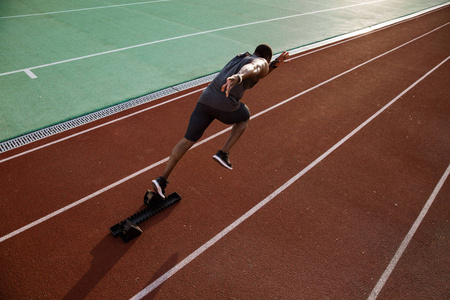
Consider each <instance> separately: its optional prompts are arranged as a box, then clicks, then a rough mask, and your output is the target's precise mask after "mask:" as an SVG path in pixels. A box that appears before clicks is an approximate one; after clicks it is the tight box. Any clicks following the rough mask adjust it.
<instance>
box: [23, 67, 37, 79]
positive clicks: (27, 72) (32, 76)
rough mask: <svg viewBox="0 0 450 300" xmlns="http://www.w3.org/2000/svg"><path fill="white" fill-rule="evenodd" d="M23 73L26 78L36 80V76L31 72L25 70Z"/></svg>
mask: <svg viewBox="0 0 450 300" xmlns="http://www.w3.org/2000/svg"><path fill="white" fill-rule="evenodd" d="M25 73H26V74H27V75H28V76H30V78H31V79H36V78H37V76H36V75H35V74H34V73H33V72H31V70H29V69H26V70H25Z"/></svg>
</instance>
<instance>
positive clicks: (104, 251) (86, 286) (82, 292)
mask: <svg viewBox="0 0 450 300" xmlns="http://www.w3.org/2000/svg"><path fill="white" fill-rule="evenodd" d="M175 206H176V205H173V206H171V207H169V208H167V209H165V210H164V211H162V212H160V213H159V214H157V215H156V216H153V217H152V218H151V219H150V220H148V221H146V222H144V223H142V225H141V224H139V226H140V227H141V228H142V229H143V230H144V234H145V230H148V229H149V227H152V226H154V225H156V224H158V223H159V222H161V221H162V220H164V219H165V218H167V217H168V216H169V215H170V213H171V212H172V210H173V209H174V207H175ZM143 208H145V205H143V206H142V207H141V208H140V209H143ZM138 239H139V237H137V238H135V239H133V240H131V241H129V242H128V243H125V244H124V243H123V242H122V240H121V239H120V238H119V237H117V238H113V237H112V235H110V234H108V235H106V236H105V237H104V238H103V239H102V240H101V241H100V243H98V244H97V246H95V248H94V249H93V250H92V251H91V254H92V257H93V258H92V261H91V266H90V268H89V270H88V271H87V272H86V274H84V275H83V277H82V278H81V279H80V280H79V281H78V282H77V283H76V284H75V285H74V286H73V287H72V288H71V289H70V291H69V292H68V293H67V295H66V296H65V297H64V298H63V300H72V299H85V298H86V297H87V296H88V295H89V293H90V292H91V291H92V290H93V289H94V288H95V287H96V286H97V284H98V283H99V282H100V281H101V280H102V278H103V277H105V275H106V274H108V272H109V271H110V270H111V269H112V268H113V267H114V265H115V264H116V263H117V262H118V261H119V260H120V259H121V258H122V256H124V255H125V253H126V252H127V251H128V250H129V249H130V248H131V247H132V246H133V244H134V243H135V242H136V241H137V240H138ZM177 257H178V255H176V256H175V258H173V256H172V257H171V258H170V259H169V260H168V261H167V262H166V263H165V264H164V265H163V266H162V267H161V268H160V270H166V267H165V266H166V265H169V266H170V264H171V263H172V261H173V260H175V264H176V259H177ZM166 271H167V270H166ZM161 272H162V271H158V273H157V274H159V273H161ZM161 274H162V273H161ZM155 276H156V275H155Z"/></svg>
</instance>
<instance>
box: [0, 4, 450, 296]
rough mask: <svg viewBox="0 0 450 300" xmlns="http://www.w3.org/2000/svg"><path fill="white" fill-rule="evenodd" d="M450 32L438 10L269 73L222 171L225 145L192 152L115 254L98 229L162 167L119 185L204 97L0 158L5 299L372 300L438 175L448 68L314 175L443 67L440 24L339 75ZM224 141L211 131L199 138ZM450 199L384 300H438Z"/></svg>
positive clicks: (421, 234)
mask: <svg viewBox="0 0 450 300" xmlns="http://www.w3.org/2000/svg"><path fill="white" fill-rule="evenodd" d="M449 21H450V8H445V9H441V10H439V11H437V12H433V13H431V14H427V15H425V16H421V17H419V18H415V19H413V20H410V21H407V22H404V23H402V24H398V25H395V26H392V27H390V28H386V29H383V30H380V31H377V32H373V33H371V34H368V35H365V36H362V37H358V38H356V39H353V40H351V41H347V42H345V43H342V44H339V45H335V46H333V47H329V48H327V49H324V50H322V51H318V52H314V53H310V54H309V55H304V56H303V55H302V56H301V57H298V58H296V59H294V60H292V61H291V62H290V63H289V64H287V65H285V66H284V67H283V68H282V69H281V68H280V70H277V71H276V72H274V73H273V74H271V75H270V76H269V77H268V78H267V79H264V81H263V82H262V83H261V84H259V85H258V86H256V87H255V88H254V89H253V90H251V91H249V92H248V93H247V94H246V97H245V101H244V102H246V104H247V105H248V106H249V107H250V110H251V112H252V114H253V116H257V117H255V118H253V119H252V121H251V122H250V125H249V128H248V129H247V131H246V132H245V134H244V136H243V137H242V139H241V140H240V141H239V142H238V144H237V145H236V146H235V148H233V151H232V154H231V157H230V158H231V161H232V162H233V164H234V166H235V168H234V170H233V171H228V170H226V169H224V168H221V167H220V166H218V165H217V163H215V162H214V161H213V160H212V159H211V157H212V155H213V154H214V153H215V152H216V151H217V149H218V148H220V147H221V146H222V144H223V143H224V141H225V139H226V138H227V136H228V132H226V133H224V134H222V135H220V136H218V137H216V138H214V139H212V140H210V141H207V142H205V143H203V144H201V145H199V146H198V147H196V148H193V149H192V150H191V151H189V152H188V153H187V155H186V156H185V157H184V158H183V160H182V161H181V162H180V164H179V165H178V166H177V168H176V169H175V171H174V173H173V174H172V177H171V178H170V182H171V183H170V185H169V189H168V192H173V191H176V192H178V193H179V194H180V195H181V196H182V200H181V202H180V203H178V204H177V205H175V206H174V207H171V208H169V209H168V210H166V211H164V212H162V213H160V214H158V215H157V216H155V217H153V218H152V219H150V220H148V221H146V222H144V223H142V224H141V228H142V229H143V230H144V233H143V234H142V235H141V236H140V237H139V238H138V239H135V240H133V241H132V242H130V243H127V244H124V243H123V242H122V241H121V240H120V239H114V238H113V237H112V236H111V235H110V234H109V227H110V226H112V225H114V224H115V223H117V222H118V221H120V220H122V219H124V218H126V217H128V216H129V215H131V214H132V213H134V212H135V211H136V210H138V209H140V208H142V206H143V204H142V202H141V201H142V200H141V199H142V196H143V194H144V192H145V189H146V188H148V187H150V181H151V180H152V179H154V178H155V177H157V176H158V175H160V173H161V172H162V169H163V167H164V164H159V165H157V166H156V167H153V168H149V169H148V170H147V171H146V172H144V173H142V174H138V175H136V176H133V177H132V178H128V180H125V181H124V182H118V181H120V180H122V179H123V178H125V177H127V176H128V175H130V174H134V173H135V172H137V171H139V170H142V169H144V168H146V167H147V166H150V165H152V164H154V163H156V162H158V161H160V160H162V159H164V158H166V157H167V156H168V155H169V153H170V151H171V149H172V147H173V146H174V145H175V143H176V142H178V140H179V139H180V138H181V137H182V136H183V134H184V131H185V128H186V125H187V122H188V118H189V116H190V113H191V111H192V109H193V108H194V106H195V103H196V101H197V98H198V96H199V92H197V93H194V94H192V95H189V96H186V97H182V98H180V99H178V100H176V101H174V102H171V103H168V104H165V105H162V106H159V107H156V108H154V109H151V110H148V111H146V112H143V113H140V114H136V115H134V116H132V117H129V118H126V119H123V120H120V121H117V122H115V123H112V124H109V125H106V126H103V127H100V128H97V129H94V130H92V131H89V132H86V133H83V134H81V135H77V136H75V137H72V138H70V139H67V140H64V141H61V142H58V143H56V144H53V145H49V146H47V147H44V148H42V149H38V150H36V151H32V152H29V153H26V154H24V155H21V156H18V157H14V158H12V159H9V160H6V161H5V160H4V159H6V158H8V157H12V156H14V155H16V154H21V153H24V152H25V151H26V150H29V149H35V148H36V147H38V146H39V145H45V144H47V143H49V142H51V141H56V140H58V139H61V138H63V137H65V136H70V135H72V134H74V133H76V132H81V131H83V130H86V129H88V128H92V127H94V126H96V125H100V124H104V123H106V122H107V121H110V120H115V119H117V118H119V117H120V116H124V115H127V114H130V113H131V112H133V111H139V110H142V109H143V108H145V107H150V106H153V105H155V103H156V102H153V103H149V104H147V105H145V106H141V107H139V108H135V109H134V110H132V111H127V112H124V113H123V114H121V115H120V116H119V115H115V116H113V117H110V118H109V119H107V120H101V121H98V122H96V123H95V124H90V125H88V126H85V127H80V128H77V129H76V130H72V131H70V132H66V133H64V134H60V135H58V136H54V137H52V138H47V139H45V140H42V141H39V142H36V143H34V144H32V145H29V146H26V147H22V148H20V149H16V150H13V151H9V152H7V153H3V154H1V156H0V160H2V162H1V163H0V173H1V178H2V179H1V182H0V199H1V202H0V217H1V221H0V225H1V226H0V236H1V237H3V238H2V241H1V242H0V255H1V256H0V263H1V271H0V272H1V273H0V298H2V299H38V298H39V299H40V298H48V299H82V298H87V299H127V298H130V297H132V296H134V295H135V294H137V293H139V292H140V291H141V290H143V289H145V288H146V287H147V286H149V285H150V284H152V283H153V282H154V281H155V280H157V279H158V278H160V276H163V278H162V279H160V282H161V285H158V286H157V287H156V288H155V289H154V290H153V291H151V292H150V293H149V294H148V295H147V296H146V299H153V298H155V299H219V298H220V299H235V298H237V299H267V298H272V299H298V298H301V299H364V298H367V297H368V296H369V294H370V293H371V291H372V290H373V289H374V287H375V285H376V283H377V281H378V280H379V279H380V277H381V276H382V274H383V272H384V271H385V270H386V268H387V267H388V264H389V262H390V261H391V259H392V258H393V256H394V254H395V253H396V251H397V249H398V248H399V246H400V244H401V243H402V241H403V239H404V238H405V236H406V235H407V233H408V231H409V230H410V228H411V227H412V226H413V223H414V221H415V220H416V218H417V217H418V215H419V213H420V212H421V210H422V208H423V207H424V205H425V203H426V202H427V200H428V199H429V198H430V195H431V194H432V192H433V190H434V189H435V187H436V185H437V184H438V182H439V180H440V179H441V177H442V176H443V174H444V172H445V171H446V169H447V167H448V166H449V162H450V123H449V115H450V101H449V100H450V76H449V72H450V62H449V61H447V62H445V63H443V64H442V65H441V66H439V67H438V68H437V69H435V70H434V71H433V72H431V73H430V74H429V75H428V76H426V77H425V78H423V79H422V80H420V81H419V82H417V84H416V85H415V86H413V87H411V89H410V90H408V91H407V92H406V93H405V94H403V95H402V96H401V97H400V98H398V99H397V100H396V101H395V102H394V103H393V104H392V105H391V106H389V107H388V108H387V109H386V110H384V111H382V112H381V113H380V114H379V115H378V116H376V117H375V118H374V119H373V120H372V121H370V122H369V123H368V124H367V125H365V126H364V127H362V128H360V130H358V131H357V132H356V133H355V134H354V135H352V136H351V137H350V138H349V139H348V140H345V141H344V142H343V143H342V144H339V147H338V148H336V149H334V150H333V151H332V152H329V153H328V155H327V156H326V157H324V158H323V159H321V160H320V161H316V163H313V162H314V161H315V160H316V159H317V158H319V157H320V156H321V155H322V154H324V153H325V152H326V151H327V150H329V149H330V148H331V147H332V146H333V145H335V144H336V143H338V142H339V141H341V140H342V139H343V138H344V137H345V136H347V135H348V134H349V133H351V132H352V131H353V130H354V129H355V128H357V127H358V126H360V125H361V124H362V123H364V122H365V121H366V120H367V119H369V118H370V117H371V116H372V115H374V114H375V113H377V112H378V111H379V110H380V109H382V107H383V106H385V105H386V104H388V103H389V102H390V101H391V100H393V99H396V97H397V96H398V95H399V94H400V93H402V92H403V91H405V90H406V89H408V88H409V87H410V86H411V85H413V84H414V83H415V82H416V81H418V80H419V79H420V78H421V77H422V76H424V75H425V74H426V73H427V72H429V71H430V70H432V69H433V68H434V67H436V66H437V65H438V64H440V63H441V62H443V61H444V60H445V59H446V58H447V57H448V56H449V54H450V43H449V40H450V25H445V26H443V27H441V28H439V29H437V30H435V31H433V32H431V33H429V34H427V35H424V36H422V37H421V38H419V39H416V40H414V41H412V42H410V43H409V44H406V45H404V46H403V47H400V48H398V49H396V50H394V51H392V52H390V53H387V54H385V55H383V56H380V57H378V58H377V59H374V60H372V61H370V62H368V63H366V64H364V65H362V66H360V67H358V68H355V69H353V70H351V71H349V72H347V73H345V74H342V73H343V72H345V71H347V70H350V69H351V68H354V67H356V66H358V65H360V64H362V63H365V62H367V61H368V60H370V59H373V58H375V57H377V56H379V55H382V54H383V53H386V52H387V51H390V50H392V49H394V48H396V47H398V46H400V45H402V44H404V43H407V42H409V41H411V40H413V39H415V38H417V37H419V36H421V35H423V34H426V33H428V32H430V31H432V30H434V29H436V28H438V27H440V26H442V25H444V24H447V23H448V22H449ZM340 74H341V76H339V77H337V78H334V79H333V80H331V81H329V82H327V83H324V84H323V85H321V86H318V87H316V88H314V89H312V90H310V91H308V92H306V93H304V94H302V95H300V96H298V97H296V98H294V99H292V101H290V102H287V103H285V104H283V105H281V106H279V107H276V108H274V109H273V110H270V111H267V112H265V113H263V114H261V115H257V114H258V113H259V112H261V111H263V110H265V109H267V108H270V107H272V106H273V105H275V104H277V103H280V102H282V101H283V100H285V99H288V98H290V97H292V96H294V95H297V94H299V93H301V92H303V91H307V90H308V89H310V88H312V87H315V86H317V85H318V84H321V83H323V82H324V81H327V80H329V79H331V78H333V77H334V76H337V75H340ZM180 95H181V94H180ZM174 97H175V96H171V97H169V98H166V99H161V100H160V101H158V102H163V101H165V100H168V99H172V98H174ZM225 128H227V127H225V126H224V125H222V124H220V123H219V122H215V123H213V125H212V126H211V127H210V128H209V129H208V131H207V132H206V134H205V138H206V137H208V136H210V135H213V134H215V133H217V132H219V131H220V130H223V129H225ZM311 163H313V165H310V164H311ZM308 165H310V166H312V168H311V169H307V172H306V173H304V175H303V176H301V177H300V178H299V179H298V180H297V181H295V182H293V183H292V184H291V185H290V186H289V187H287V188H286V189H284V190H283V191H281V192H280V193H276V195H275V197H274V198H273V199H272V200H271V201H270V202H268V203H267V204H266V205H265V206H263V207H262V208H260V209H259V210H257V211H255V212H254V214H252V215H251V216H249V217H248V218H247V219H245V220H244V221H243V222H242V223H241V224H239V225H238V226H237V227H236V228H234V229H233V230H231V231H230V232H228V234H226V235H225V236H224V237H223V238H222V239H219V240H218V241H217V242H216V243H215V244H213V245H212V246H211V247H209V248H206V247H204V244H205V243H206V242H208V241H209V240H210V239H211V238H213V237H214V236H215V235H216V234H218V233H219V232H221V231H222V230H223V229H225V228H227V226H229V225H230V224H232V223H233V222H235V221H236V220H237V219H239V218H240V217H241V216H243V215H244V214H245V213H246V212H247V211H249V210H251V209H252V208H253V207H254V206H255V205H257V204H258V203H260V202H261V201H262V200H264V199H266V197H268V196H269V195H271V194H272V193H273V192H274V191H275V190H277V189H278V188H279V187H281V186H282V185H283V184H285V183H286V182H288V181H289V180H290V179H291V178H293V177H294V176H296V175H297V174H299V172H301V171H302V170H304V169H305V168H306V167H307V166H308ZM305 171H306V170H305ZM114 183H117V184H116V185H115V186H110V185H111V184H114ZM105 187H107V188H106V189H104V188H105ZM93 193H95V194H93ZM449 195H450V185H449V183H448V182H445V183H444V185H443V186H442V189H441V190H440V191H439V193H438V194H437V197H436V198H435V201H434V203H433V205H432V206H431V208H430V210H429V211H428V214H427V215H426V216H425V218H424V220H423V222H422V223H421V224H420V226H419V227H418V230H417V232H416V233H415V235H414V236H413V238H412V240H411V242H410V244H409V245H408V247H407V248H406V251H405V252H404V254H403V256H402V257H401V258H400V260H399V262H398V264H397V265H396V266H395V268H394V269H393V272H392V274H390V276H389V278H388V280H387V282H386V284H385V285H384V286H383V288H382V289H381V293H380V295H379V299H444V298H449V297H450V292H449V291H450V287H449V285H450V267H449V266H450V255H449V254H450V251H449V250H450V243H449V236H450V226H449V217H450V205H449ZM85 197H88V198H85ZM80 199H82V200H83V202H82V203H79V204H78V205H75V206H73V207H71V208H68V209H67V210H65V211H63V212H59V213H58V214H55V215H54V216H52V217H50V218H48V219H47V220H45V221H42V222H41V221H39V222H38V223H37V224H36V225H35V226H31V227H30V226H28V225H29V224H30V223H32V222H34V221H36V220H39V219H40V218H42V217H45V216H48V215H49V214H52V213H54V212H55V211H58V210H59V209H61V208H64V207H66V206H67V205H70V204H72V203H74V202H76V201H78V200H80ZM24 226H28V227H24ZM18 229H20V231H19V232H18V231H16V230H18ZM23 229H25V230H23ZM202 246H203V247H204V248H201V249H203V250H204V252H203V253H202V254H200V255H199V256H198V257H195V258H194V259H193V260H192V261H191V262H190V263H188V264H187V265H185V266H184V267H183V268H180V269H179V271H178V272H176V273H173V274H172V276H171V277H170V278H168V279H167V280H163V279H165V278H167V274H165V273H166V272H167V271H169V270H170V269H171V268H173V267H175V266H177V264H178V263H179V262H181V261H183V260H184V259H185V258H186V257H188V256H189V255H190V254H191V253H193V252H194V251H195V250H197V249H199V247H202ZM146 291H148V290H146Z"/></svg>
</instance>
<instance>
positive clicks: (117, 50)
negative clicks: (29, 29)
mask: <svg viewBox="0 0 450 300" xmlns="http://www.w3.org/2000/svg"><path fill="white" fill-rule="evenodd" d="M382 1H386V0H376V1H371V2H365V3H358V4H352V5H346V6H340V7H335V8H329V9H323V10H318V11H312V12H307V13H301V14H295V15H290V16H284V17H279V18H273V19H267V20H261V21H256V22H250V23H244V24H239V25H233V26H228V27H222V28H217V29H211V30H205V31H200V32H196V33H190V34H185V35H180V36H176V37H171V38H166V39H162V40H157V41H152V42H148V43H143V44H137V45H133V46H128V47H123V48H118V49H114V50H109V51H105V52H99V53H94V54H90V55H85V56H80V57H75V58H70V59H66V60H61V61H57V62H53V63H48V64H43V65H40V66H34V67H29V68H25V69H19V70H14V71H9V72H5V73H0V76H6V75H11V74H15V73H20V72H25V70H34V69H40V68H45V67H50V66H55V65H59V64H64V63H68V62H73V61H78V60H82V59H87V58H92V57H96V56H100V55H106V54H111V53H116V52H121V51H126V50H130V49H134V48H138V47H144V46H149V45H154V44H159V43H164V42H169V41H174V40H179V39H183V38H188V37H193V36H198V35H203V34H208V33H213V32H218V31H225V30H229V29H235V28H240V27H245V26H251V25H257V24H263V23H268V22H274V21H280V20H286V19H291V18H296V17H301V16H306V15H313V14H318V13H323V12H329V11H334V10H340V9H347V8H352V7H356V6H362V5H369V4H373V3H378V2H382Z"/></svg>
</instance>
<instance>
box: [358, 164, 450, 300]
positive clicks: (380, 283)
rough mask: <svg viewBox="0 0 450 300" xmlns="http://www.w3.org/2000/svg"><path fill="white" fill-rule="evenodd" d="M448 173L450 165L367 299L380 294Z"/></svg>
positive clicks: (373, 299) (370, 299) (372, 298)
mask: <svg viewBox="0 0 450 300" xmlns="http://www.w3.org/2000/svg"><path fill="white" fill-rule="evenodd" d="M449 174H450V165H449V166H448V167H447V170H446V171H445V172H444V175H442V177H441V179H440V180H439V182H438V184H437V185H436V187H435V188H434V190H433V192H432V193H431V196H430V198H428V201H427V202H426V203H425V205H424V207H423V208H422V211H421V212H420V214H419V216H418V217H417V219H416V221H415V222H414V224H413V225H412V227H411V229H410V230H409V232H408V233H407V234H406V236H405V238H404V239H403V242H402V243H401V244H400V247H399V248H398V249H397V252H396V253H395V255H394V257H393V258H392V260H391V262H390V263H389V265H388V266H387V268H386V270H385V271H384V273H383V275H381V277H380V279H379V280H378V282H377V284H376V285H375V287H374V289H373V290H372V292H371V293H370V296H369V298H367V299H368V300H375V299H376V298H377V297H378V295H379V294H380V291H381V289H382V288H383V287H384V284H385V283H386V281H387V280H388V279H389V276H390V275H391V273H392V271H393V270H394V268H395V266H396V265H397V263H398V261H399V260H400V258H401V257H402V255H403V252H405V250H406V247H408V245H409V242H411V239H412V238H413V236H414V234H415V233H416V231H417V228H419V226H420V223H422V220H423V219H424V218H425V215H426V214H427V213H428V210H429V209H430V207H431V205H432V204H433V202H434V199H436V196H437V194H438V193H439V191H440V190H441V188H442V186H443V185H444V183H445V181H446V180H447V177H448V175H449Z"/></svg>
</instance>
